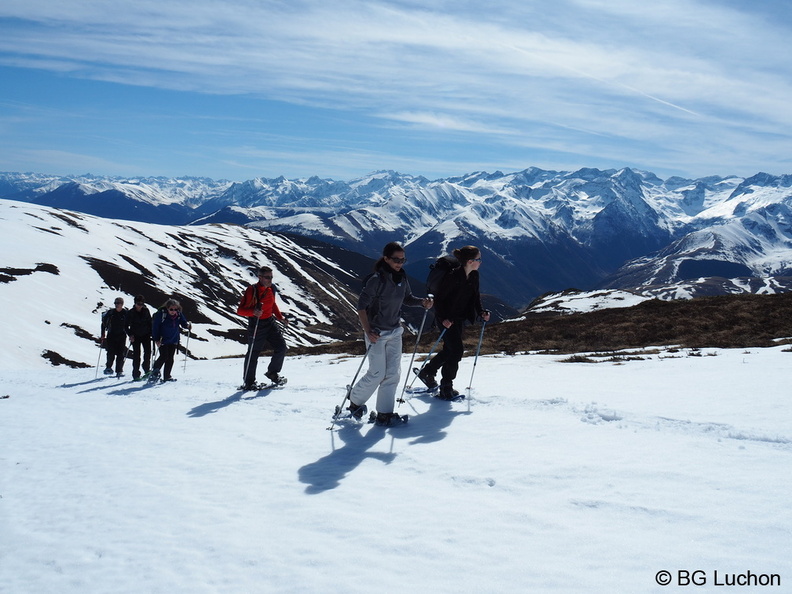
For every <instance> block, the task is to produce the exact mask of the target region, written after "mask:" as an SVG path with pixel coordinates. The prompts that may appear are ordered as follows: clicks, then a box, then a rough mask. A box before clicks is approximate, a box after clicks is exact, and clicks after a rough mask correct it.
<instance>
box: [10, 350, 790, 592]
mask: <svg viewBox="0 0 792 594" xmlns="http://www.w3.org/2000/svg"><path fill="white" fill-rule="evenodd" d="M560 358H561V357H555V356H549V355H526V356H517V357H483V358H481V359H480V360H479V362H478V366H477V370H476V377H475V381H474V385H475V386H474V389H473V398H472V399H471V401H470V402H469V403H468V402H460V403H446V402H441V401H435V400H430V399H428V398H426V397H415V398H413V399H412V400H411V401H409V402H408V403H406V404H403V405H402V406H401V407H400V408H399V411H400V412H402V413H405V412H406V413H409V414H410V415H411V419H410V422H409V424H408V425H406V426H403V427H399V428H393V429H383V428H380V427H375V426H372V425H368V424H364V425H361V426H344V427H342V428H341V429H340V430H339V431H337V432H330V431H327V430H326V429H327V427H328V425H329V423H330V412H331V411H332V409H333V408H334V406H335V405H336V404H339V403H340V401H341V400H342V398H343V395H344V386H345V384H346V383H347V382H348V381H349V380H350V378H351V377H352V376H353V375H354V373H355V370H356V368H357V366H358V364H359V359H358V358H346V357H335V356H316V357H303V358H296V357H291V358H289V359H287V363H286V367H285V369H284V373H285V374H286V375H288V376H289V378H290V381H289V384H288V386H287V387H286V388H285V389H282V390H273V391H271V392H269V393H262V394H260V395H258V396H256V397H252V396H251V395H242V394H240V393H239V392H238V391H237V390H236V389H235V387H236V384H237V383H238V379H239V376H240V375H241V360H239V359H226V360H208V361H189V362H188V364H187V369H186V371H184V370H183V369H182V361H181V360H179V361H178V362H177V365H176V368H175V370H174V375H175V377H177V378H178V380H179V381H177V382H174V383H170V384H165V385H159V386H155V387H143V386H141V385H139V384H136V383H132V382H129V381H127V382H124V381H120V382H119V380H115V379H106V378H100V379H98V380H95V379H94V370H71V369H66V368H51V369H44V370H41V369H38V368H37V369H36V370H35V371H30V370H25V369H17V368H15V369H6V370H4V371H2V377H3V383H2V387H0V396H8V398H3V399H0V591H2V592H4V593H5V592H8V593H13V594H24V593H31V594H32V593H35V594H41V593H45V592H46V593H59V594H60V593H71V592H74V593H78V592H79V593H103V594H104V593H130V594H132V593H134V594H139V593H141V592H156V593H160V592H161V593H191V594H192V593H218V592H222V593H259V592H261V593H273V592H274V593H280V592H295V593H298V592H299V593H304V592H341V593H346V592H350V593H352V592H385V593H388V592H419V593H422V592H435V593H437V592H443V593H445V592H476V593H479V592H586V593H588V592H603V593H613V592H631V593H633V592H670V591H689V590H691V589H692V590H693V591H698V592H701V591H717V592H723V591H730V590H734V589H739V590H740V591H766V590H768V588H761V587H759V588H744V587H742V588H741V587H736V586H735V587H724V586H719V585H718V584H717V580H721V581H724V580H728V579H730V578H729V576H738V575H744V574H747V573H748V572H751V573H752V574H754V575H758V576H761V575H767V576H769V575H772V574H775V575H777V576H779V579H780V580H782V581H781V584H782V585H781V587H770V588H769V590H770V591H776V592H781V591H787V592H788V591H792V511H790V509H791V508H790V505H789V499H790V487H792V473H791V472H790V462H792V427H791V426H790V420H792V399H790V388H789V385H790V382H789V368H790V364H792V353H788V352H783V350H782V349H781V348H773V349H751V350H750V351H744V350H728V351H722V350H719V351H714V350H713V351H705V352H704V353H703V356H691V353H689V352H679V353H671V352H668V351H663V352H661V353H659V354H654V355H651V356H647V357H645V358H644V359H643V360H638V361H624V362H600V363H594V364H592V363H562V362H559V359H560ZM471 363H472V360H471V359H465V361H463V365H462V367H461V370H460V377H459V382H458V385H459V386H462V387H464V386H465V385H467V380H468V378H469V375H470V370H471ZM406 364H407V360H406V359H405V367H406ZM372 402H373V399H372V401H371V402H370V404H371V403H372ZM662 570H666V571H669V572H671V573H670V576H669V577H670V579H671V585H670V586H667V587H661V586H659V585H658V584H657V582H656V579H660V581H662V580H663V577H664V576H663V574H659V578H658V572H661V571H662ZM695 570H700V571H701V573H698V574H692V573H691V574H690V575H691V576H693V577H694V578H695V579H696V580H698V582H699V583H700V582H701V580H702V579H704V580H707V585H706V587H693V588H691V587H683V586H682V585H681V583H680V577H681V576H684V575H685V574H683V573H680V572H683V571H690V572H693V571H695ZM716 572H717V573H716Z"/></svg>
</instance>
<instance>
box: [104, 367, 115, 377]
mask: <svg viewBox="0 0 792 594" xmlns="http://www.w3.org/2000/svg"><path fill="white" fill-rule="evenodd" d="M114 373H115V371H113V368H112V367H106V368H105V370H104V374H105V375H113V374H114Z"/></svg>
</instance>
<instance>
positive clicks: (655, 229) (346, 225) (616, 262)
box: [0, 168, 792, 307]
mask: <svg viewBox="0 0 792 594" xmlns="http://www.w3.org/2000/svg"><path fill="white" fill-rule="evenodd" d="M15 175H16V174H4V175H2V176H0V189H2V192H3V193H4V194H3V195H5V196H6V197H11V198H15V199H23V200H28V201H35V202H36V203H39V204H49V205H53V206H58V207H61V208H71V209H77V210H81V211H84V212H92V213H94V214H97V215H100V216H110V213H111V212H115V213H120V214H112V216H114V217H116V218H125V219H131V220H147V221H150V220H156V221H158V222H162V223H172V222H174V221H177V220H179V221H181V222H186V221H190V222H191V223H193V224H196V223H202V224H206V223H236V224H244V225H248V226H251V227H259V228H262V229H267V230H270V231H280V232H286V233H290V234H296V235H302V236H306V237H311V238H314V239H318V240H321V241H325V242H328V243H331V244H335V245H338V246H341V247H343V248H346V249H348V250H351V251H354V252H358V253H360V254H363V255H366V256H368V257H376V256H377V255H378V253H379V250H380V249H381V247H382V245H384V244H385V243H386V242H388V241H392V240H399V241H402V242H404V244H405V246H406V247H407V250H408V257H409V258H410V261H411V266H412V268H413V270H412V272H411V273H412V274H414V275H415V274H417V275H418V276H419V278H420V276H421V275H420V274H418V272H417V271H419V270H425V269H426V267H427V266H428V264H429V263H430V262H431V261H432V260H433V259H435V258H436V257H438V256H440V255H442V254H443V253H446V252H448V251H450V250H451V249H453V248H455V247H459V246H461V245H464V244H467V243H471V244H475V245H478V246H479V247H481V248H482V250H483V252H484V260H485V264H484V266H483V268H482V290H483V291H484V292H485V293H489V294H492V295H496V296H498V297H499V298H501V299H503V300H504V301H506V302H507V303H509V304H511V305H512V306H515V307H522V306H525V305H527V304H528V303H529V302H530V301H531V300H532V299H533V298H535V297H536V296H538V295H540V294H543V293H546V292H548V291H560V290H564V289H567V288H569V287H575V288H579V289H594V288H598V287H613V288H623V289H634V288H636V287H645V286H649V285H652V286H655V285H658V284H663V285H665V284H674V283H677V282H683V281H688V280H694V279H697V278H700V277H725V278H737V277H747V278H764V277H774V276H785V275H786V274H787V271H788V269H789V267H790V260H792V250H791V249H790V248H791V247H792V228H790V221H791V220H792V219H790V210H789V203H790V201H791V200H792V187H791V186H792V176H778V177H777V176H771V175H768V174H763V173H762V174H757V175H755V176H753V177H751V178H748V179H742V178H738V177H726V178H723V177H716V176H713V177H706V178H701V179H697V180H686V179H681V178H677V177H674V178H669V179H667V180H665V181H664V180H661V179H659V178H658V177H657V176H655V175H654V174H652V173H648V172H642V171H636V170H632V169H622V170H608V171H601V170H597V169H581V170H579V171H576V172H557V171H546V170H542V169H537V168H530V169H526V170H524V171H520V172H516V173H509V174H504V173H501V172H495V173H491V174H490V173H482V172H479V173H473V174H470V175H465V176H460V177H454V178H447V179H441V180H434V181H430V180H428V179H426V178H423V177H420V176H410V175H403V174H399V173H396V172H393V171H382V172H376V173H373V174H371V175H368V176H365V177H363V178H360V179H357V180H352V181H349V182H342V181H333V180H326V179H320V178H318V177H311V178H308V179H302V180H287V179H285V178H282V177H281V178H277V179H264V178H257V179H253V180H247V181H245V182H242V183H231V182H211V180H190V183H189V184H188V183H187V181H185V180H159V178H155V180H154V181H152V180H151V179H146V180H132V181H130V180H119V179H114V180H107V181H106V183H107V184H109V186H102V185H101V181H102V180H101V179H97V178H90V179H80V180H77V179H74V180H72V181H70V182H68V183H62V184H61V185H60V186H57V187H53V186H55V185H56V183H57V182H56V180H52V179H50V180H48V181H47V184H43V183H42V184H41V186H40V187H38V189H35V190H34V189H32V185H33V181H32V180H31V179H29V178H28V179H19V180H17V178H15V177H14V176H15ZM42 177H44V176H42ZM157 180H159V181H157ZM57 181H60V182H65V181H66V180H63V179H62V178H59V179H58V180H57ZM89 182H90V183H89ZM155 182H156V183H155ZM15 184H16V185H15ZM23 185H24V186H25V189H24V190H18V191H17V192H16V194H14V193H13V192H12V190H13V189H14V188H15V187H17V186H23ZM86 188H90V190H91V192H92V193H89V192H88V190H86ZM102 188H104V189H102ZM754 284H755V283H754ZM750 285H751V283H748V281H739V282H737V283H732V286H734V287H740V286H750ZM708 286H709V287H710V288H711V287H712V286H713V285H712V283H710V284H709V285H708ZM762 286H765V284H762Z"/></svg>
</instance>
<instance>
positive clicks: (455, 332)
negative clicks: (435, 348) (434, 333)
mask: <svg viewBox="0 0 792 594" xmlns="http://www.w3.org/2000/svg"><path fill="white" fill-rule="evenodd" d="M464 330H465V321H464V320H455V321H454V323H453V324H452V325H451V327H450V328H446V331H445V333H444V334H443V350H441V351H440V352H439V353H437V354H436V355H435V356H434V357H432V359H431V360H430V361H429V363H427V364H426V369H428V370H429V374H430V375H432V376H434V375H435V374H436V373H437V371H438V370H440V369H442V371H441V375H440V377H441V380H440V383H441V384H451V383H452V382H453V381H454V378H456V376H457V371H458V370H459V362H460V361H461V360H462V355H463V354H464V353H465V347H464V345H463V344H462V336H463V334H464Z"/></svg>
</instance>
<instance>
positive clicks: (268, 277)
mask: <svg viewBox="0 0 792 594" xmlns="http://www.w3.org/2000/svg"><path fill="white" fill-rule="evenodd" d="M259 278H266V279H267V280H271V279H272V275H269V276H267V275H266V274H259Z"/></svg>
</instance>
